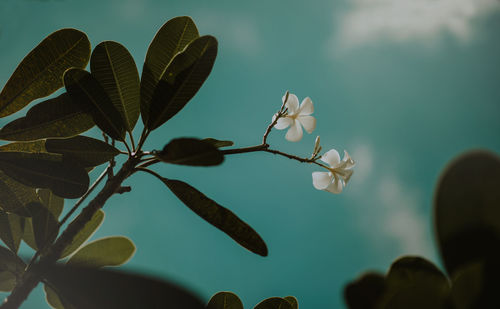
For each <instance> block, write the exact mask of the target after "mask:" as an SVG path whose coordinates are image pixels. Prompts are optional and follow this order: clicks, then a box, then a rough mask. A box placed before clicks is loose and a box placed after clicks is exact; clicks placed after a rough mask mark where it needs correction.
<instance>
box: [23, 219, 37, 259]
mask: <svg viewBox="0 0 500 309" xmlns="http://www.w3.org/2000/svg"><path fill="white" fill-rule="evenodd" d="M23 240H24V242H25V243H26V244H27V245H28V246H29V247H30V248H31V249H33V250H35V251H37V250H38V247H37V245H36V241H35V232H33V222H32V220H31V218H25V220H24V233H23Z"/></svg>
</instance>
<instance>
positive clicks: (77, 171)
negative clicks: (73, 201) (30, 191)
mask: <svg viewBox="0 0 500 309" xmlns="http://www.w3.org/2000/svg"><path fill="white" fill-rule="evenodd" d="M62 159H63V158H62V156H61V155H58V154H49V153H27V152H0V170H2V171H3V172H4V173H5V174H7V175H8V176H10V177H12V178H14V179H15V180H17V181H19V182H21V183H22V184H24V185H27V186H30V187H34V188H49V189H51V190H52V192H53V193H54V194H56V195H59V196H60V197H64V198H77V197H80V196H82V195H83V194H84V193H85V192H87V188H88V186H89V176H88V175H87V172H86V171H85V169H83V167H80V166H77V165H74V164H73V163H71V162H68V161H64V160H62Z"/></svg>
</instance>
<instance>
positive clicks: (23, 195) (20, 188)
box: [0, 170, 38, 217]
mask: <svg viewBox="0 0 500 309" xmlns="http://www.w3.org/2000/svg"><path fill="white" fill-rule="evenodd" d="M37 200H38V196H37V195H36V190H35V189H34V188H30V187H28V186H25V185H24V184H21V183H19V182H17V181H16V180H14V179H12V178H11V177H9V176H7V175H6V174H5V173H4V172H2V171H1V170H0V208H2V209H3V210H4V211H6V212H11V213H16V214H18V215H21V216H23V217H29V216H30V213H29V211H28V210H27V209H26V207H25V206H26V205H27V204H28V203H30V202H33V201H37Z"/></svg>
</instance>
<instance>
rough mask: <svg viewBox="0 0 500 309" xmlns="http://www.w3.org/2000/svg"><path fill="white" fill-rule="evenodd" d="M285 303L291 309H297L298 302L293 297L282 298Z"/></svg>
mask: <svg viewBox="0 0 500 309" xmlns="http://www.w3.org/2000/svg"><path fill="white" fill-rule="evenodd" d="M283 298H284V299H285V300H286V301H287V302H289V303H290V305H292V308H293V309H299V302H298V301H297V298H295V297H294V296H286V297H283Z"/></svg>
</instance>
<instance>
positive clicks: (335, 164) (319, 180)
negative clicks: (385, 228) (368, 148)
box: [312, 149, 355, 193]
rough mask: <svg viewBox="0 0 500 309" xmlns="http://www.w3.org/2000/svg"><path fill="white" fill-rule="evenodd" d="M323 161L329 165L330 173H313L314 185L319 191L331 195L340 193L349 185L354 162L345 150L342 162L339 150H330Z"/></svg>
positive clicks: (322, 158) (323, 157)
mask: <svg viewBox="0 0 500 309" xmlns="http://www.w3.org/2000/svg"><path fill="white" fill-rule="evenodd" d="M321 161H323V162H325V163H328V165H330V167H329V168H328V172H313V173H312V178H313V185H314V187H315V188H316V189H318V190H323V191H328V192H331V193H340V192H342V188H343V187H344V186H345V185H347V183H348V182H349V179H350V178H351V175H352V173H353V170H352V168H353V167H354V164H355V163H354V161H353V160H352V159H351V157H350V156H349V154H348V153H347V151H345V150H344V158H343V159H342V161H341V160H340V155H339V153H338V152H337V150H335V149H332V150H329V151H328V152H327V153H325V154H324V155H323V156H322V157H321Z"/></svg>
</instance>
